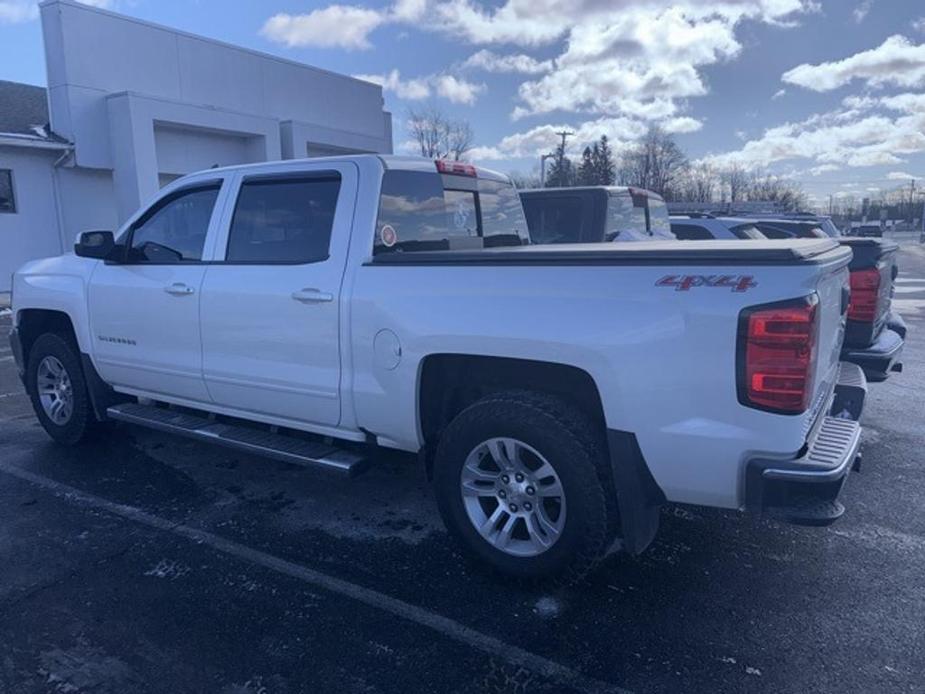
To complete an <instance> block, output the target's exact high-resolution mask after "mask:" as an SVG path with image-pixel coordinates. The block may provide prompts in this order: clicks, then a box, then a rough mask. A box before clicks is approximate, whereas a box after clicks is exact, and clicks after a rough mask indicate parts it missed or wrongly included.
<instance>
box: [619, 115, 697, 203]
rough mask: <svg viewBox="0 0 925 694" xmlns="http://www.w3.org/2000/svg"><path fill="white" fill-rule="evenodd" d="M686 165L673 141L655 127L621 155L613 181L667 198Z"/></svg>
mask: <svg viewBox="0 0 925 694" xmlns="http://www.w3.org/2000/svg"><path fill="white" fill-rule="evenodd" d="M686 165H687V157H686V156H685V155H684V152H682V151H681V148H680V147H678V144H677V143H676V142H675V141H674V138H673V137H671V135H669V134H668V133H666V132H665V131H664V130H662V129H661V128H659V127H657V126H656V127H652V128H649V131H648V132H647V133H646V134H645V135H644V136H643V138H642V140H641V141H640V142H639V143H638V144H637V145H635V146H633V147H631V148H629V149H628V150H626V151H625V152H624V153H623V156H622V157H621V158H620V166H619V169H618V171H617V178H618V180H619V181H620V183H621V184H622V185H633V186H639V187H640V188H646V189H648V190H652V191H655V192H656V193H659V194H661V195H664V196H665V197H666V198H671V197H672V194H673V186H674V184H675V183H677V179H678V177H679V175H680V174H681V172H682V171H683V170H684V167H685V166H686Z"/></svg>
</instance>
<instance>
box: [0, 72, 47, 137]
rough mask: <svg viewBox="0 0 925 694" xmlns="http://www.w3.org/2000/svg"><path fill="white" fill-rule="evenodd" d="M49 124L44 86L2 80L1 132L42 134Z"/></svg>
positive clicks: (0, 85)
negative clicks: (37, 129)
mask: <svg viewBox="0 0 925 694" xmlns="http://www.w3.org/2000/svg"><path fill="white" fill-rule="evenodd" d="M47 125H48V98H47V96H46V91H45V88H44V87H36V86H34V85H31V84H21V83H19V82H6V81H4V80H0V133H11V134H16V135H41V134H42V131H39V132H36V130H35V128H36V127H39V128H41V129H42V130H44V129H45V128H46V127H47Z"/></svg>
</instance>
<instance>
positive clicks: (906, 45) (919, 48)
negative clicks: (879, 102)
mask: <svg viewBox="0 0 925 694" xmlns="http://www.w3.org/2000/svg"><path fill="white" fill-rule="evenodd" d="M781 79H782V80H783V81H784V82H787V83H789V84H796V85H798V86H801V87H806V88H807V89H812V90H813V91H817V92H827V91H831V90H832V89H837V88H838V87H842V86H844V85H846V84H848V83H849V82H851V81H852V80H855V79H858V80H863V81H864V82H866V83H867V85H868V86H871V87H882V86H885V85H896V86H900V87H915V86H919V85H925V43H923V44H920V45H915V44H914V43H912V42H911V41H909V39H907V38H906V37H905V36H900V35H895V36H891V37H889V38H888V39H887V40H886V41H884V42H883V43H882V44H881V45H880V46H878V47H877V48H872V49H870V50H867V51H862V52H860V53H856V54H854V55H852V56H849V57H848V58H845V59H844V60H838V61H834V62H829V63H820V64H818V65H810V64H808V63H804V64H802V65H798V66H797V67H795V68H793V69H792V70H789V71H787V72H785V73H784V74H783V76H782V77H781Z"/></svg>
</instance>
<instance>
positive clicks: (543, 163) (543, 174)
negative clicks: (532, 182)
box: [540, 154, 556, 188]
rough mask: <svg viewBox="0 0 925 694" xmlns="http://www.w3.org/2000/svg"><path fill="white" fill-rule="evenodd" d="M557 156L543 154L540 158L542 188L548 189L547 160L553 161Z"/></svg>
mask: <svg viewBox="0 0 925 694" xmlns="http://www.w3.org/2000/svg"><path fill="white" fill-rule="evenodd" d="M555 156H556V155H555V154H543V155H542V156H540V188H545V187H546V160H547V159H553V158H554V157H555Z"/></svg>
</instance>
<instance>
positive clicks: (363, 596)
mask: <svg viewBox="0 0 925 694" xmlns="http://www.w3.org/2000/svg"><path fill="white" fill-rule="evenodd" d="M0 472H5V473H6V474H8V475H10V476H12V477H16V478H18V479H20V480H23V481H25V482H29V483H30V484H33V485H35V486H37V487H39V488H41V489H44V490H45V491H47V492H50V493H52V494H54V495H55V496H58V497H61V498H63V499H64V500H66V501H69V502H71V503H75V504H79V505H81V506H86V507H90V508H94V509H98V510H104V511H107V512H109V513H111V514H113V515H116V516H120V517H121V518H125V519H127V520H130V521H133V522H135V523H139V524H141V525H146V526H148V527H150V528H154V529H156V530H162V531H164V532H168V533H171V534H173V535H177V536H178V537H182V538H185V539H187V540H190V541H192V542H194V543H196V544H200V545H206V546H207V547H210V548H212V549H214V550H217V551H219V552H222V553H224V554H227V555H229V556H232V557H235V558H237V559H239V560H242V561H245V562H248V563H251V564H255V565H257V566H261V567H263V568H265V569H269V570H271V571H275V572H277V573H279V574H283V575H286V576H289V577H291V578H296V579H298V580H300V581H303V582H304V583H308V584H311V585H313V586H316V587H318V588H322V589H324V590H327V591H329V592H331V593H335V594H338V595H342V596H344V597H347V598H350V599H352V600H355V601H357V602H360V603H363V604H365V605H367V606H369V607H374V608H376V609H379V610H382V611H384V612H389V613H391V614H393V615H395V616H396V617H400V618H402V619H405V620H407V621H409V622H413V623H415V624H417V625H419V626H423V627H427V628H428V629H431V630H433V631H435V632H438V633H439V634H442V635H443V636H445V637H447V638H449V639H452V640H454V641H457V642H459V643H461V644H463V645H465V646H469V647H471V648H475V649H477V650H479V651H482V652H484V653H486V654H487V655H490V656H492V657H495V658H498V659H503V660H506V661H507V662H509V663H510V664H512V665H517V666H520V667H523V668H526V669H528V670H530V671H531V672H533V673H535V674H538V675H542V676H543V677H546V678H548V679H550V680H554V681H556V682H558V683H559V684H562V685H565V686H567V687H571V688H575V689H578V690H580V691H582V692H613V693H614V694H631V692H629V691H628V690H626V689H623V688H621V687H617V686H615V685H611V684H607V683H606V682H602V681H600V680H597V679H594V678H592V677H588V676H586V675H583V674H582V673H580V672H578V671H576V670H572V669H571V668H569V667H566V666H565V665H561V664H560V663H557V662H555V661H554V660H550V659H548V658H544V657H543V656H541V655H537V654H536V653H531V652H530V651H527V650H524V649H522V648H520V647H518V646H514V645H511V644H508V643H506V642H504V641H502V640H501V639H498V638H496V637H494V636H490V635H488V634H483V633H482V632H480V631H477V630H475V629H472V628H471V627H467V626H465V625H464V624H460V623H459V622H457V621H455V620H453V619H450V618H449V617H444V616H443V615H440V614H437V613H434V612H431V611H429V610H427V609H425V608H423V607H418V606H417V605H412V604H411V603H407V602H405V601H403V600H399V599H397V598H393V597H391V596H389V595H386V594H384V593H380V592H378V591H376V590H372V589H371V588H364V587H363V586H360V585H357V584H355V583H351V582H349V581H345V580H343V579H341V578H336V577H334V576H329V575H328V574H325V573H321V572H320V571H316V570H315V569H310V568H308V567H307V566H303V565H301V564H295V563H293V562H291V561H287V560H286V559H281V558H280V557H277V556H274V555H272V554H268V553H266V552H261V551H260V550H257V549H253V548H251V547H248V546H246V545H242V544H240V543H238V542H234V541H233V540H227V539H225V538H222V537H219V536H218V535H214V534H212V533H210V532H207V531H205V530H199V529H197V528H193V527H191V526H188V525H184V524H183V523H176V522H174V521H170V520H167V519H166V518H161V517H160V516H155V515H153V514H150V513H147V512H146V511H142V510H141V509H138V508H135V507H134V506H126V505H124V504H118V503H116V502H114V501H109V500H108V499H104V498H102V497H99V496H96V495H93V494H88V493H87V492H83V491H81V490H79V489H76V488H74V487H71V486H69V485H66V484H62V483H61V482H56V481H55V480H53V479H50V478H48V477H44V476H42V475H37V474H35V473H32V472H29V471H27V470H23V469H22V468H20V467H17V466H16V465H11V464H9V463H5V462H0Z"/></svg>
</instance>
